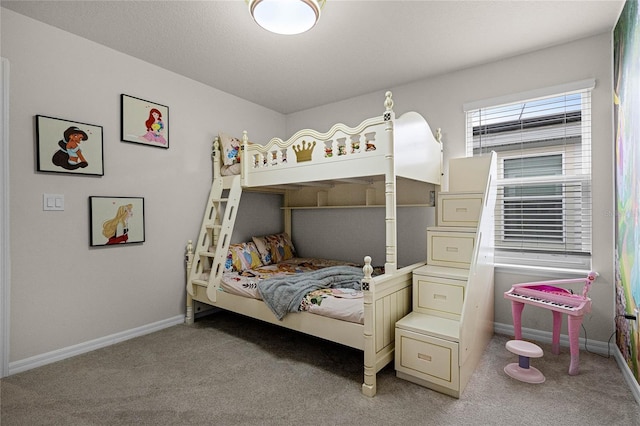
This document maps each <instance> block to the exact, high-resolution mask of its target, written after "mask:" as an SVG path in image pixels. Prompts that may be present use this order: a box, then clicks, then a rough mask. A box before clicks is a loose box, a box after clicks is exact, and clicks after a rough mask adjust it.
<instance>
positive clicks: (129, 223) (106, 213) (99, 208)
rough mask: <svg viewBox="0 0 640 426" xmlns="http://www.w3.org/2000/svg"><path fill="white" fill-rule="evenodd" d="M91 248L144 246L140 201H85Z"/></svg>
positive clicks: (108, 199)
mask: <svg viewBox="0 0 640 426" xmlns="http://www.w3.org/2000/svg"><path fill="white" fill-rule="evenodd" d="M89 219H90V220H89V222H90V227H91V229H90V238H89V243H90V246H91V247H95V246H111V245H122V244H133V243H143V242H144V198H142V197H100V196H91V197H89Z"/></svg>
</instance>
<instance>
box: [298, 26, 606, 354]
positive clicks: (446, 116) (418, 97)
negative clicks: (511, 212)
mask: <svg viewBox="0 0 640 426" xmlns="http://www.w3.org/2000/svg"><path fill="white" fill-rule="evenodd" d="M416 54H420V52H419V48H418V51H417V52H416ZM611 55H612V54H611V34H609V33H607V34H602V35H599V36H594V37H590V38H587V39H583V40H579V41H576V42H573V43H568V44H564V45H561V46H556V47H551V48H548V49H544V50H540V51H537V52H533V53H528V54H524V55H521V56H517V57H514V58H510V59H507V60H503V61H498V62H494V63H490V64H486V65H481V66H477V67H473V68H469V69H465V70H461V71H458V72H453V73H449V74H446V75H441V76H437V77H433V78H429V79H426V80H423V81H419V82H416V83H412V84H407V85H403V86H399V87H389V88H385V89H383V90H380V91H379V92H376V93H371V94H368V95H364V96H360V97H357V98H352V99H347V100H345V101H342V102H337V103H334V104H331V105H325V106H322V107H319V108H314V109H310V110H306V111H301V112H298V113H294V114H289V115H287V134H292V133H293V132H295V131H296V130H298V129H301V128H306V127H312V128H315V129H317V130H319V131H326V130H328V129H329V128H330V127H331V125H332V124H333V123H335V122H336V121H341V122H344V123H346V124H349V125H356V124H358V123H359V122H360V121H361V120H362V119H364V118H367V117H370V116H375V115H379V114H381V113H382V112H383V111H384V106H383V102H384V93H385V91H386V90H391V91H392V92H393V99H394V100H395V107H394V110H395V111H396V114H402V113H403V112H406V111H417V112H419V113H421V114H422V115H423V116H424V117H425V118H426V119H427V121H428V122H429V124H430V125H431V128H432V129H434V130H435V129H436V128H438V127H440V128H442V131H443V142H444V158H445V168H446V161H447V159H449V158H455V157H463V156H464V155H465V116H464V112H463V107H462V106H463V104H464V103H466V102H473V101H478V100H482V99H489V98H494V97H498V96H503V95H510V94H513V93H519V92H525V91H529V90H535V89H539V88H544V87H551V86H556V85H560V84H564V83H570V82H574V81H579V80H584V79H587V78H595V79H596V88H595V89H594V90H593V96H592V131H593V139H592V143H593V159H594V167H593V184H594V186H593V205H594V207H593V268H594V269H595V270H596V271H598V272H599V273H600V278H598V280H597V282H596V284H594V286H593V287H592V290H591V292H590V295H591V297H592V299H593V311H592V313H591V314H590V315H587V316H586V317H585V319H584V322H583V324H584V326H585V328H586V330H587V335H588V337H589V339H591V340H597V341H600V342H607V340H608V339H609V337H610V335H611V333H612V332H613V312H614V308H613V306H614V305H613V301H614V280H613V274H614V267H613V250H614V221H613V216H612V214H611V212H612V211H614V191H613V159H614V157H613V153H614V146H613V128H612V91H611V86H612V77H611V67H612V56H611ZM434 60H437V58H434ZM319 226H323V225H322V224H319ZM326 226H329V225H328V224H327V225H326ZM294 234H295V229H294ZM554 278H567V277H566V276H559V275H557V274H554V273H531V272H527V271H513V270H505V269H498V270H497V273H496V293H495V294H496V296H495V306H496V315H495V320H496V322H497V323H498V324H506V325H508V326H511V325H512V320H511V310H510V305H509V303H508V302H507V301H505V300H504V298H503V295H502V294H503V292H504V291H506V290H508V289H509V288H511V285H512V284H513V283H516V282H526V281H530V280H539V279H554ZM523 327H525V328H535V329H539V330H543V331H549V332H550V331H551V314H550V313H549V312H546V311H545V310H541V309H534V308H528V309H525V312H524V314H523ZM564 330H565V331H564V332H565V333H566V320H565V328H564ZM605 349H606V346H605Z"/></svg>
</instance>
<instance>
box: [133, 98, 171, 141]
mask: <svg viewBox="0 0 640 426" xmlns="http://www.w3.org/2000/svg"><path fill="white" fill-rule="evenodd" d="M121 104H122V120H121V130H122V140H123V141H124V142H134V143H141V144H143V145H151V146H157V147H159V148H165V149H167V148H169V107H167V106H164V105H160V104H157V103H155V102H149V101H145V100H144V99H138V98H134V97H133V96H129V95H124V94H123V95H122V96H121Z"/></svg>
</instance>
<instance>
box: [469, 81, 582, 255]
mask: <svg viewBox="0 0 640 426" xmlns="http://www.w3.org/2000/svg"><path fill="white" fill-rule="evenodd" d="M592 87H593V85H590V86H589V85H588V87H587V88H582V89H578V90H571V91H566V92H563V93H554V94H549V95H546V96H540V97H537V98H528V99H520V100H516V101H512V102H509V103H503V104H494V105H489V104H487V105H485V106H482V107H477V108H474V109H469V110H467V111H466V117H467V129H466V135H467V155H468V156H471V155H473V156H477V155H483V154H485V153H488V152H490V151H495V152H496V154H497V159H498V173H497V174H498V182H497V190H498V193H497V202H496V212H495V218H496V219H495V221H496V226H495V229H496V235H495V245H496V249H497V250H498V251H499V252H500V253H501V256H500V254H499V253H498V252H497V253H496V256H497V257H502V258H509V257H514V258H515V261H516V262H519V261H522V260H524V262H523V263H528V264H531V262H533V264H535V263H536V261H538V262H544V263H545V264H547V263H546V262H548V261H549V256H548V255H554V256H556V257H558V256H559V255H560V257H563V256H565V255H571V256H574V255H579V256H588V255H590V253H591V223H592V220H591V219H592V218H591V214H592V213H591V211H592V202H591V88H592ZM545 254H546V255H547V256H545ZM554 266H562V265H554Z"/></svg>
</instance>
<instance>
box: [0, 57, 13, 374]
mask: <svg viewBox="0 0 640 426" xmlns="http://www.w3.org/2000/svg"><path fill="white" fill-rule="evenodd" d="M0 72H1V74H0V79H1V80H0V97H1V99H0V129H2V130H1V132H2V134H0V153H1V155H0V158H2V172H1V173H0V228H1V231H2V235H1V236H0V377H5V376H6V375H8V374H9V331H10V328H9V319H10V316H9V315H10V306H11V303H10V302H11V297H10V288H11V286H10V282H11V250H10V244H9V241H10V240H9V229H10V224H9V61H8V60H7V59H5V58H0Z"/></svg>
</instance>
